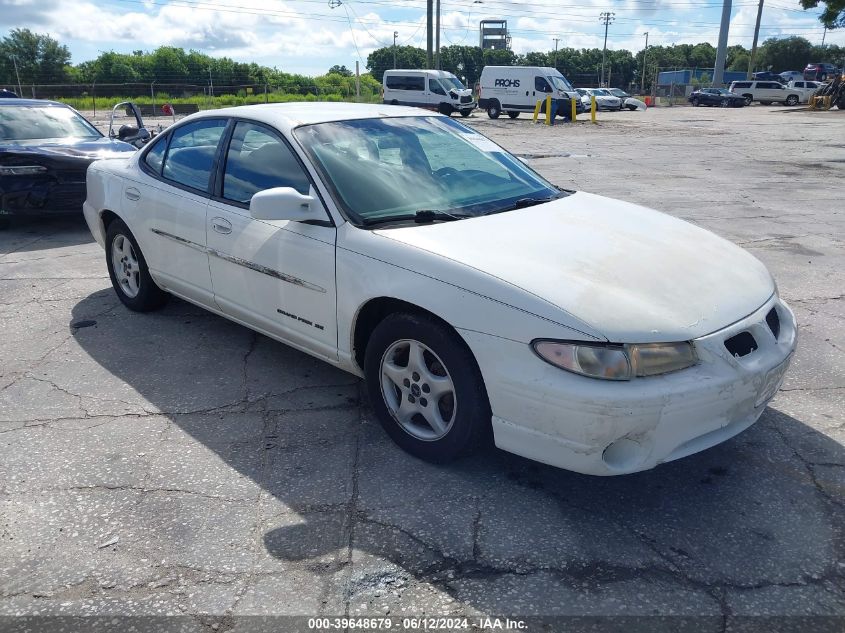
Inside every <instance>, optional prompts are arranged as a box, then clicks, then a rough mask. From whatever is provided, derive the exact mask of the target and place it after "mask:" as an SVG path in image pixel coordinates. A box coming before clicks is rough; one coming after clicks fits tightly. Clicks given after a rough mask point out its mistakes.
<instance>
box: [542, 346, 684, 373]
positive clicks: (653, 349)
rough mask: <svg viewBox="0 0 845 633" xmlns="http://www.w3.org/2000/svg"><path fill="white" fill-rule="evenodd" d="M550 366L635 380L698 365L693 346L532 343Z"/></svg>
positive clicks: (575, 371)
mask: <svg viewBox="0 0 845 633" xmlns="http://www.w3.org/2000/svg"><path fill="white" fill-rule="evenodd" d="M532 347H533V348H534V351H535V352H537V355H538V356H539V357H540V358H542V359H543V360H544V361H546V362H547V363H551V364H552V365H555V366H556V367H560V368H561V369H565V370H567V371H571V372H573V373H576V374H581V375H582V376H588V377H590V378H602V379H604V380H631V379H632V378H634V377H635V376H656V375H658V374H668V373H669V372H672V371H678V370H679V369H685V368H687V367H691V366H692V365H695V364H696V363H697V362H698V357H697V356H696V355H695V349H694V348H693V346H692V343H689V342H686V341H685V342H682V343H639V344H632V345H619V344H613V343H607V344H601V343H581V342H578V343H568V342H561V341H548V340H538V341H534V342H533V343H532Z"/></svg>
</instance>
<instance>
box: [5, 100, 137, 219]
mask: <svg viewBox="0 0 845 633" xmlns="http://www.w3.org/2000/svg"><path fill="white" fill-rule="evenodd" d="M135 149H136V148H135V147H133V146H132V145H130V144H129V143H126V142H124V141H123V140H120V139H109V138H104V137H103V135H102V134H101V133H100V132H99V131H98V130H97V128H95V127H94V126H93V125H91V123H89V122H88V121H86V120H85V118H84V117H83V116H82V115H81V114H79V112H77V111H76V110H74V109H73V108H71V107H69V106H66V105H64V104H62V103H57V102H55V101H41V100H33V99H20V98H2V99H0V228H7V227H8V226H9V222H10V219H11V217H12V216H24V215H26V216H32V215H57V214H73V213H77V214H78V213H80V212H81V211H82V202H83V201H84V200H85V171H86V170H87V169H88V165H90V164H91V162H93V161H94V160H96V159H98V158H105V157H108V156H115V155H117V156H123V155H126V154H127V153H131V152H134V151H135Z"/></svg>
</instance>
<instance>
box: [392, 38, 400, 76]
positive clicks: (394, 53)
mask: <svg viewBox="0 0 845 633" xmlns="http://www.w3.org/2000/svg"><path fill="white" fill-rule="evenodd" d="M398 36H399V31H393V69H394V70H396V38H397V37H398Z"/></svg>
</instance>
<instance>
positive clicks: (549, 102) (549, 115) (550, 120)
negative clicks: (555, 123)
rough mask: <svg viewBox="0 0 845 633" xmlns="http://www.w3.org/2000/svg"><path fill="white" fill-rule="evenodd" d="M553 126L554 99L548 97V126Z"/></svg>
mask: <svg viewBox="0 0 845 633" xmlns="http://www.w3.org/2000/svg"><path fill="white" fill-rule="evenodd" d="M551 124H552V98H551V96H547V97H546V125H551Z"/></svg>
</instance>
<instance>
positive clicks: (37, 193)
mask: <svg viewBox="0 0 845 633" xmlns="http://www.w3.org/2000/svg"><path fill="white" fill-rule="evenodd" d="M4 180H6V181H11V180H12V179H11V178H6V179H4ZM14 180H15V181H16V182H4V183H3V185H2V186H0V215H15V216H34V215H67V214H79V213H80V212H81V211H82V202H83V201H84V200H85V173H84V172H83V173H82V176H81V178H78V179H75V180H74V179H70V180H66V181H64V182H56V181H53V180H52V179H46V178H31V179H30V178H15V179H14Z"/></svg>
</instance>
